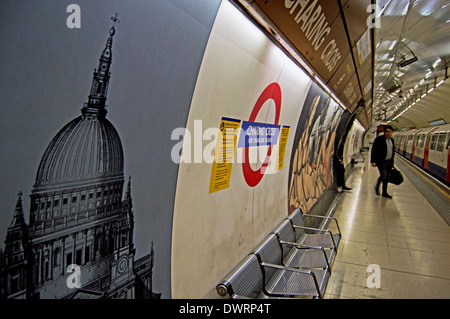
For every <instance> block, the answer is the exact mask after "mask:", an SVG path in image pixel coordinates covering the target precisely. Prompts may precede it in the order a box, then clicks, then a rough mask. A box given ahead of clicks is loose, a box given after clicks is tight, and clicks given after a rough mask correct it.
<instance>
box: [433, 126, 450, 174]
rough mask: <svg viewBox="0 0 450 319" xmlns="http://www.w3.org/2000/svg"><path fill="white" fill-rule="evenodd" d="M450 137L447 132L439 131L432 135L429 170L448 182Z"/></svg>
mask: <svg viewBox="0 0 450 319" xmlns="http://www.w3.org/2000/svg"><path fill="white" fill-rule="evenodd" d="M449 135H450V134H448V132H446V131H444V132H442V131H437V132H434V133H433V134H432V135H431V141H430V151H429V159H428V170H429V171H430V172H432V173H433V174H434V175H436V176H438V177H439V178H441V179H443V180H446V181H447V182H448V181H450V176H449V170H448V166H449V164H450V154H449V137H450V136H449Z"/></svg>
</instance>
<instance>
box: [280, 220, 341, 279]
mask: <svg viewBox="0 0 450 319" xmlns="http://www.w3.org/2000/svg"><path fill="white" fill-rule="evenodd" d="M273 233H274V234H275V236H276V237H277V239H278V241H279V243H280V245H281V248H282V251H283V264H284V265H285V266H287V267H298V268H322V269H329V270H331V267H332V262H333V261H334V257H335V251H334V250H332V249H325V248H323V247H319V246H308V245H304V244H299V243H297V242H296V236H295V231H294V227H293V226H292V223H291V221H290V220H288V219H285V220H284V221H283V222H281V224H280V225H279V226H278V227H277V228H275V230H274V231H273Z"/></svg>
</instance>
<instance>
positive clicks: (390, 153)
mask: <svg viewBox="0 0 450 319" xmlns="http://www.w3.org/2000/svg"><path fill="white" fill-rule="evenodd" d="M393 131H394V129H393V127H392V126H390V125H386V126H385V127H384V135H380V136H378V137H377V138H376V139H375V140H374V142H373V145H372V152H371V155H370V162H371V163H372V166H373V167H375V166H376V167H378V171H379V172H380V177H378V180H377V184H376V186H375V192H376V194H377V195H380V184H381V183H383V188H382V191H383V192H382V194H381V196H383V197H387V198H392V196H391V195H389V194H388V192H387V187H388V181H389V176H390V173H391V169H392V167H393V166H394V150H395V145H394V140H393V139H392V138H391V137H392V132H393Z"/></svg>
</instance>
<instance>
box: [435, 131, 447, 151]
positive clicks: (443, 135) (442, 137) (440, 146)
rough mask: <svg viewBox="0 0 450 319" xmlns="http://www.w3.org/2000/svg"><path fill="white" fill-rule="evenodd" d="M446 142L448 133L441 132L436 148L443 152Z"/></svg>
mask: <svg viewBox="0 0 450 319" xmlns="http://www.w3.org/2000/svg"><path fill="white" fill-rule="evenodd" d="M446 142H447V133H440V134H439V138H438V142H437V147H436V150H437V151H439V152H443V151H444V147H445V143H446Z"/></svg>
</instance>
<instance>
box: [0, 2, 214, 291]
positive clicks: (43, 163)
mask: <svg viewBox="0 0 450 319" xmlns="http://www.w3.org/2000/svg"><path fill="white" fill-rule="evenodd" d="M219 4H220V1H203V0H191V1H177V0H164V1H161V0H149V1H131V2H130V1H124V0H108V1H107V0H95V1H90V0H89V1H88V0H76V1H61V0H39V1H31V0H18V1H16V0H6V1H2V2H1V3H0V40H1V43H2V46H1V49H0V71H1V72H0V98H1V112H2V116H1V117H0V132H1V133H0V149H1V155H0V163H1V165H0V176H2V183H1V184H0V240H1V243H0V248H1V250H0V298H1V299H69V298H90V299H91V298H127V299H141V298H143V299H151V298H171V236H172V218H173V209H174V207H173V205H174V197H175V189H176V180H177V174H178V164H177V163H174V162H173V161H172V160H171V157H170V154H171V148H172V146H173V145H172V143H171V132H172V131H173V129H174V128H176V127H184V126H185V125H186V120H187V116H188V112H189V106H190V103H191V98H192V94H193V90H194V86H195V82H196V77H197V74H198V71H199V68H200V64H201V61H202V56H203V52H204V49H205V46H206V43H207V41H208V37H209V33H210V31H211V27H212V24H213V22H214V17H215V14H216V12H217V10H218V6H219ZM199 8H201V10H200V9H199Z"/></svg>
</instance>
